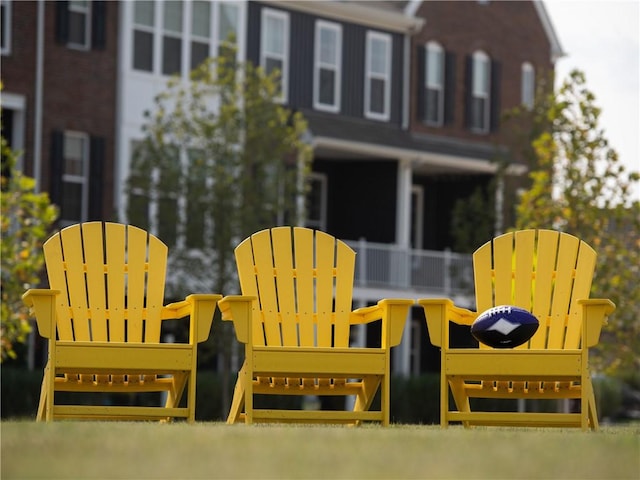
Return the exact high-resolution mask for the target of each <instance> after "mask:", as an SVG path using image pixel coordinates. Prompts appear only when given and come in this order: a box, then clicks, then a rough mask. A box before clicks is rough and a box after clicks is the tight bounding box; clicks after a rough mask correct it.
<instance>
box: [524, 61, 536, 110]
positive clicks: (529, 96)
mask: <svg viewBox="0 0 640 480" xmlns="http://www.w3.org/2000/svg"><path fill="white" fill-rule="evenodd" d="M521 95H522V105H524V106H525V107H526V108H527V109H528V110H531V109H532V108H533V103H534V101H535V95H536V76H535V70H534V68H533V65H531V63H529V62H524V63H523V64H522V90H521Z"/></svg>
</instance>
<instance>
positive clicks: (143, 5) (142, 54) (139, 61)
mask: <svg viewBox="0 0 640 480" xmlns="http://www.w3.org/2000/svg"><path fill="white" fill-rule="evenodd" d="M154 24H155V3H154V2H153V1H151V0H137V1H136V2H134V7H133V68H134V69H135V70H143V71H145V72H152V71H153V35H154V31H153V26H154Z"/></svg>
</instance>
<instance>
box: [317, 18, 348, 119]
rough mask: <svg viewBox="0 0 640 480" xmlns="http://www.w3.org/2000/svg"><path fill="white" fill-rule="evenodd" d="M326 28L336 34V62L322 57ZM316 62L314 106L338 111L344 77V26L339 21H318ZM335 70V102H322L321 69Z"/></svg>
mask: <svg viewBox="0 0 640 480" xmlns="http://www.w3.org/2000/svg"><path fill="white" fill-rule="evenodd" d="M323 30H326V31H329V32H332V33H333V34H335V40H336V41H335V48H336V50H335V52H334V59H335V63H333V64H332V63H328V62H326V61H323V60H322V58H320V55H321V51H322V45H321V43H320V42H321V38H322V35H321V33H322V31H323ZM314 50H315V52H314V64H313V108H315V109H316V110H323V111H326V112H332V113H337V112H339V111H340V103H341V95H340V89H341V83H342V82H341V78H342V26H341V25H340V24H338V23H332V22H326V21H324V20H318V21H316V29H315V48H314ZM323 69H324V70H333V72H334V75H335V76H334V81H333V90H334V98H333V103H322V102H321V100H320V72H321V70H323Z"/></svg>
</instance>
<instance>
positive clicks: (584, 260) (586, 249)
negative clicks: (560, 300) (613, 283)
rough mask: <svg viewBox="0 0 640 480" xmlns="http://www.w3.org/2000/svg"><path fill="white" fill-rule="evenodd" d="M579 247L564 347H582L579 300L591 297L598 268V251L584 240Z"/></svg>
mask: <svg viewBox="0 0 640 480" xmlns="http://www.w3.org/2000/svg"><path fill="white" fill-rule="evenodd" d="M579 248H580V250H579V251H578V260H577V261H576V271H575V277H574V282H573V289H572V291H571V307H570V309H569V318H568V321H567V334H566V338H565V345H564V348H579V347H580V339H581V337H582V328H581V326H582V306H581V305H579V304H578V300H580V299H584V298H589V293H590V291H591V283H592V281H593V275H594V273H595V270H596V258H597V254H596V251H595V250H594V249H593V248H591V247H590V246H589V245H587V244H586V243H585V242H583V241H581V242H580V247H579Z"/></svg>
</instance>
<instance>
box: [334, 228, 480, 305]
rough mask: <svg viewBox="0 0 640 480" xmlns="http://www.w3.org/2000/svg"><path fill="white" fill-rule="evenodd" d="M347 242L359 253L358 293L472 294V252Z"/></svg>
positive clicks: (356, 275)
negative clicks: (414, 248) (374, 291)
mask: <svg viewBox="0 0 640 480" xmlns="http://www.w3.org/2000/svg"><path fill="white" fill-rule="evenodd" d="M345 243H347V244H348V245H349V246H350V247H351V248H353V249H354V250H355V251H356V253H357V255H356V274H355V287H356V290H358V294H357V295H355V296H368V295H366V292H367V291H371V290H377V291H380V294H379V295H375V296H381V295H382V296H390V295H393V294H395V295H396V296H406V295H409V296H412V297H416V298H417V297H420V296H426V297H429V296H444V297H448V298H453V297H459V298H460V297H461V298H463V299H468V298H469V297H472V294H473V265H472V258H471V255H470V254H460V253H453V252H450V251H434V250H413V249H406V248H401V247H398V246H397V245H393V244H384V243H372V242H366V241H364V240H361V241H346V242H345Z"/></svg>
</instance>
